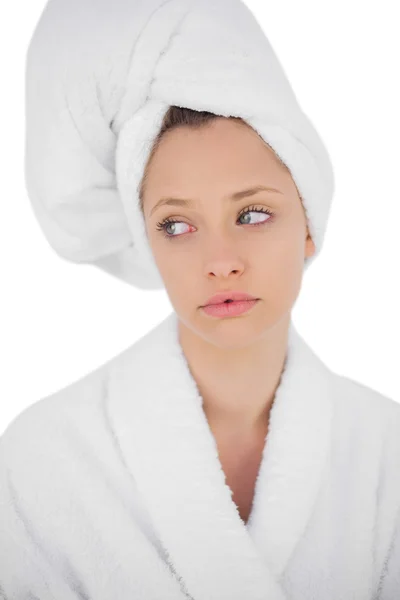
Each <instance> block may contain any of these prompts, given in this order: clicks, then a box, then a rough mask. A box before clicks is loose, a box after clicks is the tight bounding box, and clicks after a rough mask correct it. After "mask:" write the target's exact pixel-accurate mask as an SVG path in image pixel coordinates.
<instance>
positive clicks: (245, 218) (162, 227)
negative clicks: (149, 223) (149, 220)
mask: <svg viewBox="0 0 400 600" xmlns="http://www.w3.org/2000/svg"><path fill="white" fill-rule="evenodd" d="M252 213H254V214H255V215H256V218H255V219H254V218H253V221H255V222H253V223H252V222H251V217H250V215H251V214H252ZM272 216H273V214H272V212H271V211H270V210H267V209H264V208H263V209H258V210H257V209H255V210H254V209H253V210H245V211H243V212H242V213H240V214H239V217H238V221H240V222H241V224H242V225H252V226H257V225H264V223H266V222H267V221H269V220H270V219H271V217H272ZM179 225H184V226H185V225H186V226H188V227H190V225H188V224H187V223H185V222H184V221H179V220H174V219H164V221H162V222H161V223H157V227H156V228H157V230H159V231H163V234H164V236H165V237H167V238H173V237H180V236H181V235H182V234H183V233H185V231H181V233H179V231H178V234H177V235H174V234H173V233H170V232H167V227H171V228H172V229H173V232H174V233H177V229H179V227H178V226H179Z"/></svg>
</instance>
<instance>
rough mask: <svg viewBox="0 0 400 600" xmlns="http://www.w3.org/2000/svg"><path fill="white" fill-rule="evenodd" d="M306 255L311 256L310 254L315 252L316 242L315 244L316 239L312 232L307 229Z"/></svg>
mask: <svg viewBox="0 0 400 600" xmlns="http://www.w3.org/2000/svg"><path fill="white" fill-rule="evenodd" d="M304 251H305V256H306V257H309V256H313V254H314V253H315V244H314V240H313V239H312V237H311V235H310V232H309V231H308V229H307V238H306V242H305V248H304Z"/></svg>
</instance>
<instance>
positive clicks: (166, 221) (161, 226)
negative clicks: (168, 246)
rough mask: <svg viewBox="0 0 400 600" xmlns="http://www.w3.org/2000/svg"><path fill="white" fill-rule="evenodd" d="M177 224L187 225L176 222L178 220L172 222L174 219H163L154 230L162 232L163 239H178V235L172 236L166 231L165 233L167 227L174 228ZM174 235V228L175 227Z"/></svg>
mask: <svg viewBox="0 0 400 600" xmlns="http://www.w3.org/2000/svg"><path fill="white" fill-rule="evenodd" d="M179 223H181V224H183V225H187V223H184V222H183V221H178V220H174V219H164V221H161V222H160V223H157V227H156V229H157V230H158V231H162V232H163V235H164V237H166V238H172V237H179V235H180V234H179V235H173V234H169V233H167V231H166V229H167V227H168V225H174V226H176V225H177V224H179ZM174 233H176V227H175V231H174Z"/></svg>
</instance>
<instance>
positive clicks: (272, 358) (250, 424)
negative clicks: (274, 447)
mask: <svg viewBox="0 0 400 600" xmlns="http://www.w3.org/2000/svg"><path fill="white" fill-rule="evenodd" d="M289 324H290V314H289V315H287V316H285V318H284V319H281V320H280V321H278V322H277V323H276V324H275V325H274V327H272V328H271V329H269V330H268V331H267V332H266V333H265V334H264V335H263V337H260V339H258V340H257V341H256V342H254V343H252V344H251V345H248V346H243V347H239V348H233V349H227V348H219V347H218V346H216V345H213V344H211V343H209V342H207V340H205V339H203V338H201V337H200V336H199V335H196V333H194V332H193V331H192V330H191V329H189V328H188V327H186V325H185V324H184V323H182V322H181V321H180V322H179V341H180V344H181V346H182V349H183V352H184V354H185V357H186V360H187V362H188V366H189V369H190V371H191V374H192V376H193V377H194V379H195V381H196V384H197V387H198V389H199V392H200V394H201V396H202V398H203V409H204V412H205V415H206V417H207V420H208V423H209V426H210V429H211V430H212V431H213V433H214V434H215V435H216V436H218V438H219V439H220V440H224V441H226V442H227V443H228V441H232V443H234V442H235V441H237V442H241V441H242V442H243V443H245V442H246V441H248V442H249V443H250V442H251V441H252V440H253V441H254V440H255V439H259V438H260V436H261V438H262V437H263V436H265V435H266V432H267V430H268V422H269V413H270V410H271V407H272V404H273V401H274V397H275V392H276V389H277V387H278V385H279V382H280V378H281V375H282V371H283V368H284V364H285V359H286V354H287V344H288V329H289Z"/></svg>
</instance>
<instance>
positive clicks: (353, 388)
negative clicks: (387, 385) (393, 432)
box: [335, 374, 400, 423]
mask: <svg viewBox="0 0 400 600" xmlns="http://www.w3.org/2000/svg"><path fill="white" fill-rule="evenodd" d="M335 379H336V382H335V385H336V396H337V401H338V403H339V404H340V406H341V408H342V410H344V411H347V412H348V414H349V415H351V414H354V416H355V417H359V416H360V414H364V416H365V417H367V418H368V417H370V418H380V419H385V420H393V419H394V420H395V422H397V423H399V422H400V402H397V401H396V400H394V399H393V398H390V397H389V396H387V395H385V394H383V393H382V392H379V391H378V390H375V389H374V388H371V387H369V386H367V385H365V384H363V383H361V382H360V381H356V380H355V379H352V378H350V377H347V376H344V375H338V374H336V378H335Z"/></svg>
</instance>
